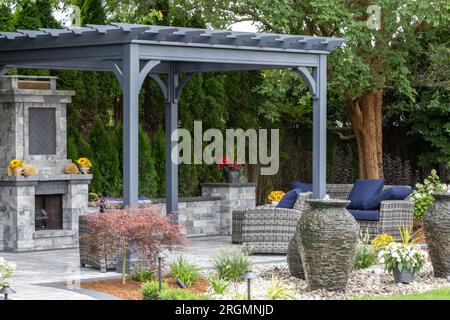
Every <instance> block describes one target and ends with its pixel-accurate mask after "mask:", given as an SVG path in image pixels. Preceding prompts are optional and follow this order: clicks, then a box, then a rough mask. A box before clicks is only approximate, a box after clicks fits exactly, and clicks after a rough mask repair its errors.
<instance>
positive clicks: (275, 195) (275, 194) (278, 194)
mask: <svg viewBox="0 0 450 320" xmlns="http://www.w3.org/2000/svg"><path fill="white" fill-rule="evenodd" d="M283 196H284V192H283V191H272V192H271V193H270V194H269V195H268V196H267V199H268V200H269V201H270V202H272V201H281V199H282V198H283Z"/></svg>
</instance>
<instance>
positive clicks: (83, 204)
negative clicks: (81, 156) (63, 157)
mask: <svg viewBox="0 0 450 320" xmlns="http://www.w3.org/2000/svg"><path fill="white" fill-rule="evenodd" d="M91 179H92V176H91V175H64V174H62V175H51V176H34V177H28V178H25V177H2V179H1V181H0V250H13V251H30V250H45V249H56V248H58V249H62V248H73V247H77V246H78V216H79V215H80V214H84V213H85V212H86V211H87V210H88V208H87V205H88V183H89V182H90V180H91ZM36 194H40V195H43V194H62V195H63V229H62V230H35V213H34V211H35V195H36Z"/></svg>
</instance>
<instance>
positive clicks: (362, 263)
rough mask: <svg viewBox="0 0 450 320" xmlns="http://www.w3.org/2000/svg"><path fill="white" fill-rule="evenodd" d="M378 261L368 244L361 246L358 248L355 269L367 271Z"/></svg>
mask: <svg viewBox="0 0 450 320" xmlns="http://www.w3.org/2000/svg"><path fill="white" fill-rule="evenodd" d="M375 261H376V255H375V252H374V251H373V249H372V247H371V246H370V245H368V244H359V245H358V246H357V247H356V259H355V269H356V270H359V269H366V268H368V267H370V266H372V265H373V264H374V263H375Z"/></svg>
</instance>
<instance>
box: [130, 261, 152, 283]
mask: <svg viewBox="0 0 450 320" xmlns="http://www.w3.org/2000/svg"><path fill="white" fill-rule="evenodd" d="M130 279H131V280H133V281H137V282H146V281H151V280H154V279H155V276H154V273H153V270H152V269H151V268H150V267H147V266H145V265H137V266H135V267H134V269H133V271H132V272H131V274H130Z"/></svg>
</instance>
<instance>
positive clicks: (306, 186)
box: [288, 181, 312, 192]
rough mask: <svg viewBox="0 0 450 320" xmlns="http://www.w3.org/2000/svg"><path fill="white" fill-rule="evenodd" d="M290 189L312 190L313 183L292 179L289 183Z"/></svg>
mask: <svg viewBox="0 0 450 320" xmlns="http://www.w3.org/2000/svg"><path fill="white" fill-rule="evenodd" d="M288 186H289V190H293V189H302V192H312V183H306V182H300V181H292V182H289V183H288Z"/></svg>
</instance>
